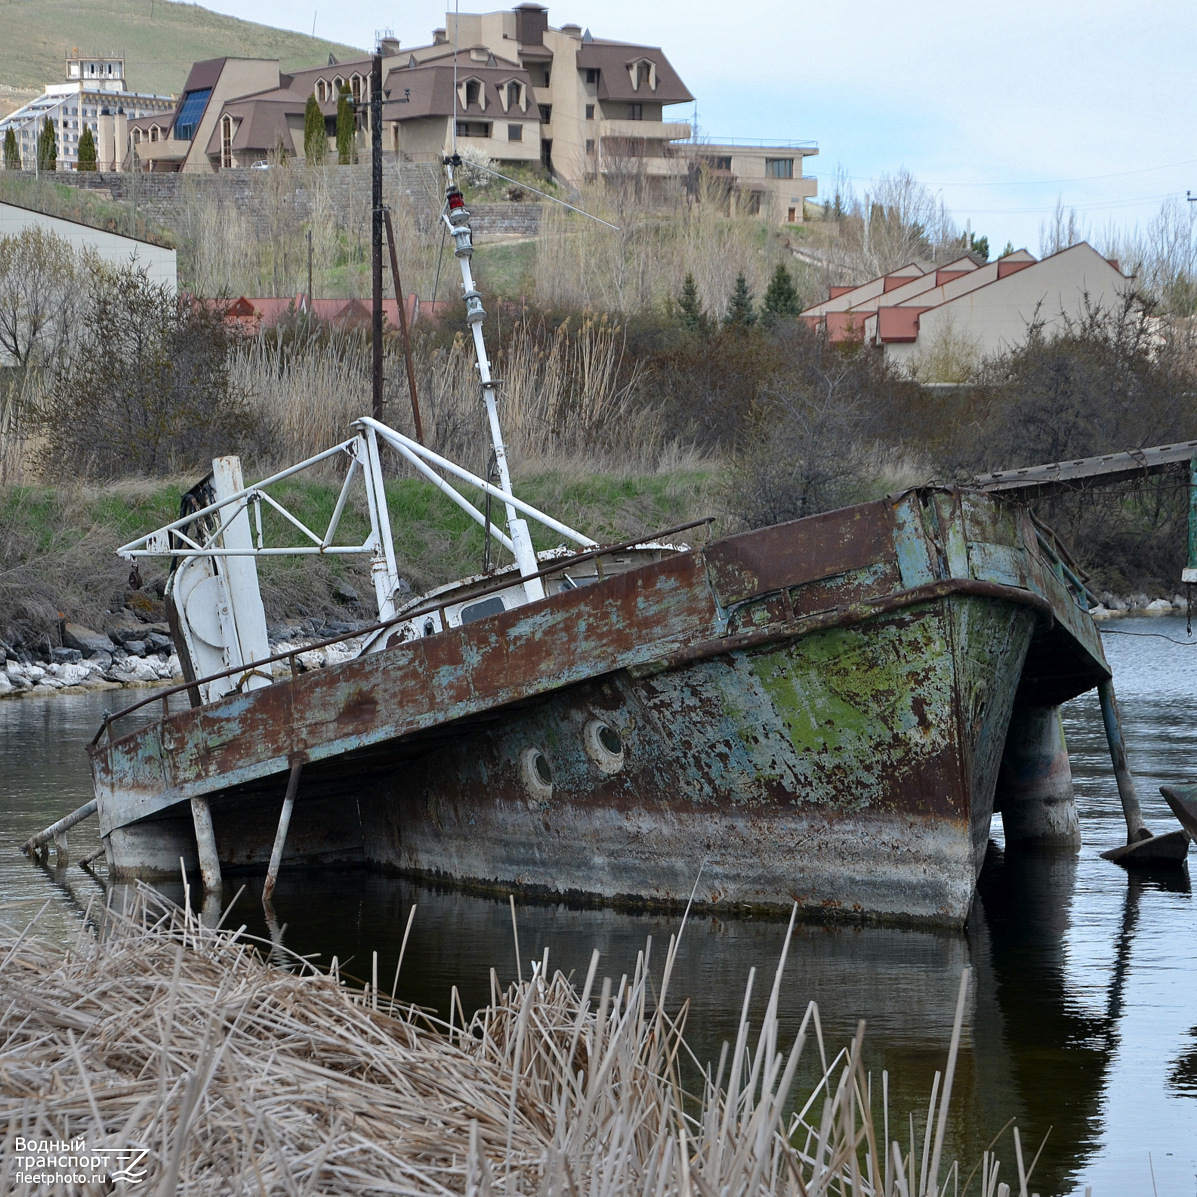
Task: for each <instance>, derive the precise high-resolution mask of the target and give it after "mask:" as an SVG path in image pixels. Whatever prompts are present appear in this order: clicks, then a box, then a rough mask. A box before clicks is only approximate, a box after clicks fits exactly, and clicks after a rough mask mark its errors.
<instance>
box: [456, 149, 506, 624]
mask: <svg viewBox="0 0 1197 1197" xmlns="http://www.w3.org/2000/svg"><path fill="white" fill-rule="evenodd" d="M515 127H516V128H519V127H520V126H518V125H517V126H515ZM506 610H507V608H506V607H505V606H504V605H503V599H502V598H501V597H500V596H499V595H497V594H494V595H491V597H490V598H484V599H481V600H480V601H479V602H476V603H471V604H470V605H469V606H468V607H462V609H461V622H462V623H473V622H474V620H476V619H485V618H486V617H487V616H488V615H498V614H499V613H500V612H502V611H506Z"/></svg>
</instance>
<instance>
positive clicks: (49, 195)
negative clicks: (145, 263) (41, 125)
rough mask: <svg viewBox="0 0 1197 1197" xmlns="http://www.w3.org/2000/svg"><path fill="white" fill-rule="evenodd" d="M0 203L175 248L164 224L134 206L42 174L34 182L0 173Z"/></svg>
mask: <svg viewBox="0 0 1197 1197" xmlns="http://www.w3.org/2000/svg"><path fill="white" fill-rule="evenodd" d="M0 202H4V203H9V204H17V205H19V206H20V207H22V208H32V209H33V210H34V211H35V212H44V213H45V214H46V215H47V216H59V217H61V218H62V219H64V220H74V221H77V222H78V223H80V224H86V225H90V226H91V227H92V228H93V229H106V230H107V231H108V232H110V233H119V234H121V236H123V237H136V238H138V239H139V240H142V241H150V242H152V243H153V244H155V245H164V246H166V247H167V248H168V249H174V248H176V247H177V245H178V238H177V237H176V236H175V235H174V234H173V233H172V232H171V231H170V230H169V229H168V228H166V226H165V225H161V224H159V223H158V222H157V221H154V220H149V219H147V218H146V216H145V215H144V214H143V213H142V212H139V211H138V209H137V208H136V206H135V205H134V204H132V203H124V202H122V201H120V200H113V199H109V198H108V197H107V194H104V195H100V194H97V193H96V192H94V191H85V190H83V189H82V188H80V187H72V186H70V185H69V184H67V183H55V182H53V181H52V180H50V179H47V177H46V176H45V175H43V176H42V177H41V178H40V179H34V178H29V177H27V176H23V175H18V174H16V173H13V172H10V171H6V170H0Z"/></svg>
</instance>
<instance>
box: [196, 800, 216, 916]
mask: <svg viewBox="0 0 1197 1197" xmlns="http://www.w3.org/2000/svg"><path fill="white" fill-rule="evenodd" d="M191 820H192V822H193V823H194V824H195V848H196V852H197V854H198V855H199V863H200V874H201V876H202V877H203V879H204V896H205V898H207V896H208V895H209V894H219V893H220V890H221V876H220V857H219V856H218V855H217V852H216V831H215V829H214V828H213V826H212V810H211V808H210V807H209V806H208V800H207V798H204V797H199V798H192V800H191Z"/></svg>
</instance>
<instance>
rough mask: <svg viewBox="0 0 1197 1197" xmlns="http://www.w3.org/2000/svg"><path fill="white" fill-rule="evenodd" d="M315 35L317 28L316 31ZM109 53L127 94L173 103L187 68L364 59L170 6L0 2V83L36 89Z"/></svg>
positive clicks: (139, 1)
mask: <svg viewBox="0 0 1197 1197" xmlns="http://www.w3.org/2000/svg"><path fill="white" fill-rule="evenodd" d="M317 28H319V23H317ZM76 47H77V48H78V49H79V51H80V52H82V53H84V54H106V53H110V52H115V53H117V54H123V55H124V58H125V78H126V81H127V85H128V86H129V88H130V89H131V90H133V91H139V92H150V93H155V94H159V95H177V94H178V93H179V92H181V91H182V90H183V82H184V80H185V79H186V78H187V72H188V71H189V70H190V69H191V64H192V63H193V62H199V61H202V60H203V59H206V58H221V57H224V56H227V57H230V58H277V59H279V60H280V65H281V68H282V70H284V71H291V70H297V69H299V68H301V67H313V66H319V65H320V64H321V63H323V62H327V61H328V56H329V54H333V55H335V56H336V57H337V58H338V59H344V58H352V57H358V56H360V55H361V54H363V53H364V51H362V50H358V49H354V48H353V47H352V46H344V45H341V44H340V43H337V42H329V41H325V40H324V39H323V38H313V37H309V36H307V35H306V34H303V33H293V32H291V31H290V30H287V29H272V28H270V27H269V26H267V25H258V24H255V23H254V22H253V21H241V20H238V19H237V18H236V17H227V16H224V15H222V14H220V13H215V12H210V11H209V10H208V9H206V8H201V7H200V6H199V5H198V4H178V3H171V2H170V0H153V3H151V2H150V0H5V2H4V3H3V4H0V82H3V83H6V84H8V85H9V86H10V87H17V88H36V89H37V90H38V91H39V92H40V91H41V89H42V88H43V87H44V86H45V85H46V84H47V83H58V82H61V81H62V79H63V78H64V75H63V72H64V69H65V66H64V64H65V61H66V56H67V54H68V53H70V52H71V51H72V50H73V49H74V48H76Z"/></svg>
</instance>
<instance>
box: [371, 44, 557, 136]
mask: <svg viewBox="0 0 1197 1197" xmlns="http://www.w3.org/2000/svg"><path fill="white" fill-rule="evenodd" d="M496 63H497V65H495V66H487V65H485V64H484V63H481V62H475V61H474V60H473V59H472V58H470V57H469V55H468V54H467V53H466V52H465V51H463V52H462V53H461V54H459V55H458V59H457V81H458V83H459V84H460V83H463V82H465V81H466V80H467V79H477V80H478V81H479V82H480V83H481V84H482V87H483V96H484V98H485V100H486V107H485V108H483V107H482V106H481V105H480V104H470V105H469V106H468V107H466V108H464V109H463V108H462V107H461V105H460V104H459V103H456V102H455V99H456V97H455V96H454V94H453V60H452V57H451V56H450V57H449V58H447V59H446V58H435V59H433V60H432V61H430V62H427V63H417V65H416V66H414V67H413V66H406V67H396V68H395V69H394V70H392V71H390V72H388V74H387V77H386V80H385V81H384V83H383V93H384V94H385V95H386V97H387V101H386V103H385V104H384V106H383V115H384V117H385V118H386V119H387V120H399V121H407V120H417V119H419V118H421V117H428V116H453V115H454V114H456V115H459V116H463V117H475V118H479V119H485V120H496V121H497V120H504V119H508V120H539V115H540V114H539V111H538V109H537V107H536V102H535V99H534V96H533V91H532V80H531V78H530V76H529V75H528V72H527V71H525V70H523V69H522V68H520V67H518V66H516V65H515V64H514V63H508V62H504V61H503V60H502V59H496ZM513 80H514V81H515V82H517V83H522V84H523V85H524V87H525V89H526V92H525V94H526V96H527V101H528V107H527V111H525V110H524V109H522V108H518V107H515V108H511V109H510V110H508V111H506V112H505V111H504V110H503V104H502V101H501V100H500V99H499V88H500V87H501V86H502V85H503V84H505V83H508V82H511V81H513ZM405 88H410V89H411V95H410V97H409V98H408V99H407V100H406V101H404V100H403V99H402V96H403V92H404V89H405Z"/></svg>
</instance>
